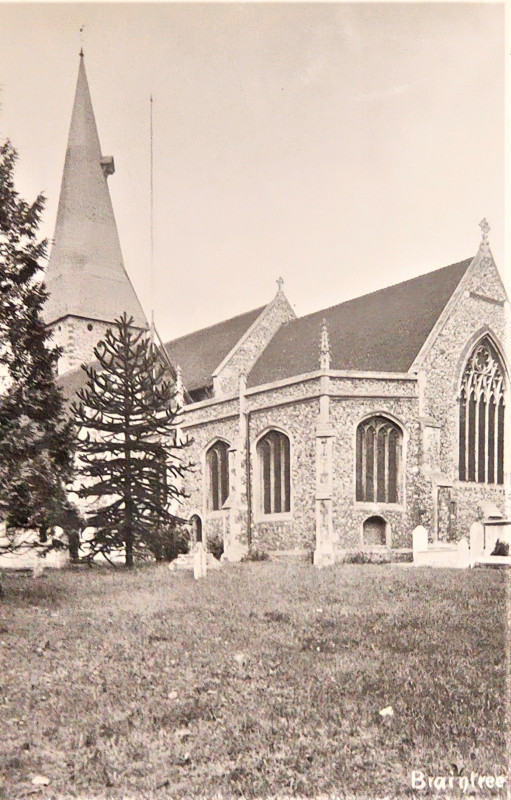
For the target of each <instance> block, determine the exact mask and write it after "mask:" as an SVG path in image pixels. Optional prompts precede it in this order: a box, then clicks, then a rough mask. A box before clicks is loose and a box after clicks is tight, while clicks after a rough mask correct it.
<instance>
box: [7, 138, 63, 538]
mask: <svg viewBox="0 0 511 800" xmlns="http://www.w3.org/2000/svg"><path fill="white" fill-rule="evenodd" d="M16 160H17V154H16V151H15V150H14V148H13V147H12V145H11V144H10V142H8V141H7V142H5V143H4V144H3V145H1V146H0V371H1V378H0V380H1V381H2V389H1V391H0V518H1V519H2V520H3V521H5V523H6V526H7V530H8V532H9V534H10V536H9V538H10V544H8V545H7V546H11V547H12V546H13V542H14V538H11V537H13V536H14V535H15V534H16V532H18V531H20V530H25V529H33V528H37V529H39V531H40V540H39V541H40V542H44V541H45V540H46V536H47V531H48V529H49V528H51V527H52V526H53V525H54V524H56V521H57V518H58V517H59V516H60V515H61V513H62V509H63V508H65V507H67V506H68V505H69V504H68V501H67V498H66V489H65V487H66V484H67V483H68V481H69V480H70V479H71V478H72V471H73V451H74V433H73V425H72V422H71V421H70V420H69V418H68V416H67V414H66V412H65V407H64V398H63V395H62V393H61V390H60V389H59V388H58V387H57V385H56V383H55V364H56V359H57V357H58V355H59V350H58V349H57V348H52V347H51V344H50V341H49V340H50V338H51V333H50V331H49V330H48V328H47V327H46V326H45V324H44V322H43V320H42V317H41V313H42V309H43V305H44V302H45V300H46V297H47V293H46V291H45V289H44V285H43V284H42V283H41V282H40V280H38V277H39V273H40V270H41V269H42V267H41V261H42V260H43V259H44V258H45V256H46V250H47V242H46V241H45V240H42V241H39V240H38V227H39V223H40V219H41V213H42V210H43V207H44V198H43V196H42V195H39V196H38V197H37V199H36V200H35V202H34V203H32V204H29V203H27V202H25V201H24V200H22V199H21V198H20V197H19V195H18V193H17V192H16V190H15V187H14V167H15V164H16Z"/></svg>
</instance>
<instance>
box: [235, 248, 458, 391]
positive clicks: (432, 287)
mask: <svg viewBox="0 0 511 800" xmlns="http://www.w3.org/2000/svg"><path fill="white" fill-rule="evenodd" d="M472 260H473V259H471V258H469V259H466V260H465V261H460V262H459V263H457V264H452V265H451V266H448V267H443V268H442V269H438V270H435V271H434V272H429V273H428V274H426V275H421V276H419V277H418V278H412V279H411V280H407V281H404V282H403V283H398V284H395V285H394V286H389V287H387V288H385V289H380V290H379V291H377V292H372V293H371V294H366V295H364V296H363V297H357V298H356V299H354V300H348V301H347V302H345V303H340V304H339V305H336V306H331V307H330V308H327V309H324V310H322V311H317V312H315V313H313V314H308V315H307V316H305V317H298V318H297V319H294V320H292V321H291V322H288V323H287V324H285V325H283V326H282V328H280V329H279V330H278V331H277V333H276V334H275V336H274V337H273V339H272V340H271V341H270V343H269V344H268V346H267V347H266V349H265V350H264V351H263V353H262V354H261V355H260V357H259V358H258V360H257V361H256V362H255V364H254V366H253V367H252V370H251V372H250V373H249V376H248V380H247V385H248V386H249V387H250V386H260V385H261V384H264V383H270V382H272V381H277V380H282V379H284V378H290V377H293V376H295V375H302V374H304V373H307V372H314V371H316V370H318V369H319V338H320V328H321V324H322V320H323V319H325V320H326V323H327V327H328V334H329V339H330V350H331V359H330V367H331V369H339V370H359V371H364V372H407V371H408V370H409V369H410V367H411V365H412V364H413V361H414V359H415V358H416V356H417V355H418V353H419V351H420V349H421V347H422V345H423V344H424V342H425V341H426V339H427V337H428V335H429V333H430V332H431V330H432V329H433V326H434V325H435V323H436V321H437V320H438V318H439V316H440V314H441V313H442V311H443V309H444V308H445V306H446V304H447V302H448V300H449V299H450V297H451V296H452V294H453V292H454V290H455V289H456V287H457V286H458V284H459V282H460V280H461V279H462V278H463V276H464V274H465V272H466V271H467V269H468V267H469V265H470V264H471V262H472Z"/></svg>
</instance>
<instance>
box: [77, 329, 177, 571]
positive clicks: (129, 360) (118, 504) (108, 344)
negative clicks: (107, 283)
mask: <svg viewBox="0 0 511 800" xmlns="http://www.w3.org/2000/svg"><path fill="white" fill-rule="evenodd" d="M132 323H133V320H132V318H129V319H128V317H127V316H126V315H125V314H124V315H123V316H122V317H121V318H120V319H118V320H116V321H115V324H114V325H113V326H112V328H111V329H109V330H108V331H107V333H106V335H105V338H104V339H103V340H102V341H101V342H100V343H99V344H98V346H97V347H96V349H95V351H94V354H95V356H96V359H97V364H95V365H93V366H83V367H82V368H83V369H84V370H85V372H86V374H87V378H88V381H87V384H86V386H85V387H84V388H83V389H81V390H80V391H79V392H78V401H77V402H75V403H74V404H73V405H72V407H71V410H72V414H73V417H74V420H75V424H76V425H77V426H78V427H79V429H80V435H79V442H78V466H77V471H78V475H79V477H80V478H81V481H80V483H81V485H80V488H79V490H78V494H79V495H80V497H85V498H95V500H96V501H97V502H96V504H95V507H94V509H93V510H92V511H91V512H90V513H89V514H88V515H87V522H88V525H90V526H91V527H92V528H94V529H95V533H94V535H93V538H92V539H91V543H90V544H91V556H93V555H94V554H96V553H98V552H102V553H103V554H105V555H106V556H107V557H108V554H109V553H110V552H111V551H112V550H113V549H117V548H123V549H124V551H125V561H126V566H127V567H132V566H133V559H134V555H135V554H137V553H138V554H140V555H142V556H143V555H146V556H147V555H148V554H149V553H152V554H153V555H154V556H155V557H157V558H158V557H159V555H160V554H161V552H162V550H163V546H164V544H165V538H166V537H167V536H169V535H170V534H169V531H171V530H172V528H173V527H174V526H175V523H176V521H177V519H178V517H177V516H176V514H175V513H173V511H172V510H174V511H175V508H176V503H178V502H179V499H180V498H181V497H185V496H186V494H185V492H184V490H183V488H182V481H183V478H184V476H185V473H186V471H187V470H188V469H189V468H190V467H191V464H190V463H186V462H185V461H184V460H183V456H184V450H185V448H186V446H187V444H188V441H183V442H181V441H179V438H178V436H177V433H176V415H177V414H178V413H179V409H178V406H177V403H176V399H175V385H174V383H173V380H172V376H171V375H170V372H169V369H168V367H167V365H166V363H165V362H164V361H163V359H162V356H161V354H160V353H159V351H158V349H157V348H156V347H154V346H153V344H152V343H151V342H150V340H149V338H148V335H147V332H146V331H140V330H135V329H133V327H132Z"/></svg>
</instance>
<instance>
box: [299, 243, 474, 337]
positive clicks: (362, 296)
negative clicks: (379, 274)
mask: <svg viewBox="0 0 511 800" xmlns="http://www.w3.org/2000/svg"><path fill="white" fill-rule="evenodd" d="M473 260H474V256H471V257H470V258H463V259H462V260H461V261H456V262H455V263H454V264H448V265H447V266H446V267H439V268H438V269H433V270H431V271H430V272H423V273H421V274H420V275H416V276H415V277H414V278H407V279H406V280H405V281H399V282H398V283H391V284H389V285H388V286H382V287H381V289H375V290H374V291H373V292H367V294H359V295H357V296H356V297H350V298H348V300H342V301H341V302H340V303H334V304H333V305H331V306H326V308H319V309H317V311H310V312H309V313H308V314H303V315H302V316H300V317H296V319H291V320H289V322H288V323H286V324H287V325H290V324H291V323H293V322H298V321H299V320H302V319H307V318H309V317H313V316H314V315H315V314H324V313H325V312H327V311H330V310H331V309H332V308H339V307H340V306H343V305H346V304H347V303H353V302H354V301H355V300H365V299H366V298H368V297H372V296H373V295H377V294H380V293H381V292H386V291H388V290H389V289H395V288H396V287H397V286H405V285H407V284H410V283H413V282H414V281H417V280H419V279H420V278H425V277H427V276H430V275H435V274H436V273H439V272H443V271H444V270H447V269H451V268H452V267H459V266H460V265H461V264H466V265H467V269H468V267H469V265H470V264H471V263H472V261H473Z"/></svg>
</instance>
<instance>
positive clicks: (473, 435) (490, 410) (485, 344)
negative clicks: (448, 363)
mask: <svg viewBox="0 0 511 800" xmlns="http://www.w3.org/2000/svg"><path fill="white" fill-rule="evenodd" d="M459 443H460V453H459V475H460V480H461V481H474V482H476V483H504V370H503V368H502V364H501V362H500V359H499V357H498V355H497V353H496V351H495V348H494V347H493V345H492V344H491V342H490V340H489V339H488V338H485V339H483V340H482V341H481V342H479V344H478V345H477V346H476V348H475V349H474V350H473V352H472V354H471V356H470V358H469V359H468V361H467V365H466V367H465V372H464V373H463V380H462V382H461V393H460V437H459Z"/></svg>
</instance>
